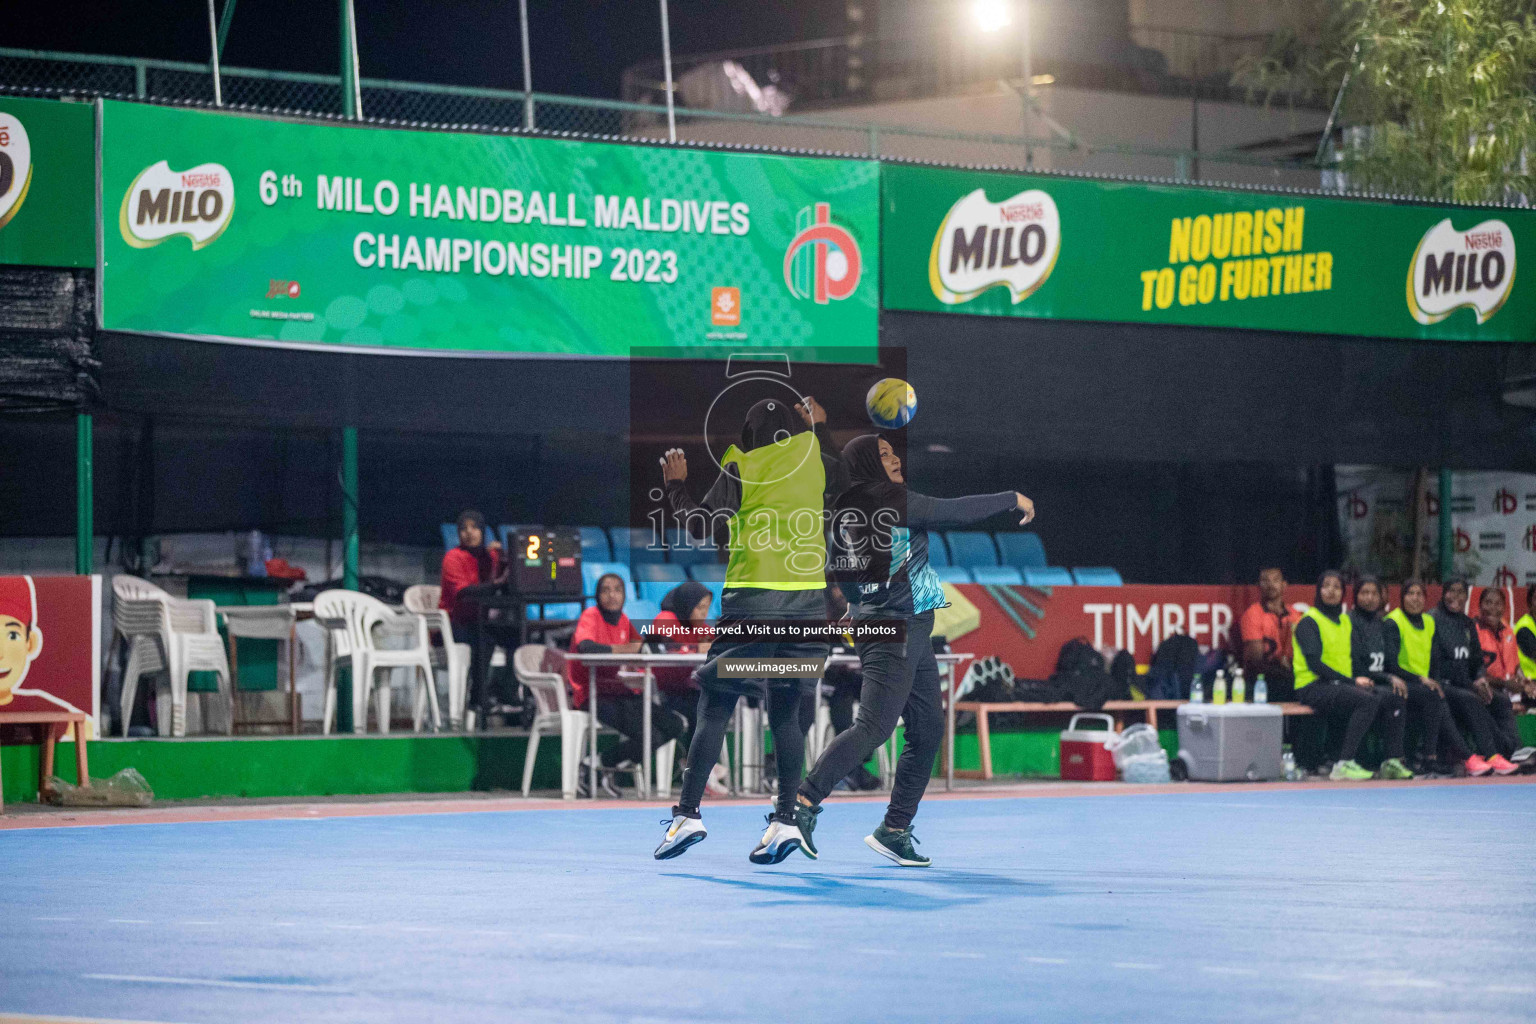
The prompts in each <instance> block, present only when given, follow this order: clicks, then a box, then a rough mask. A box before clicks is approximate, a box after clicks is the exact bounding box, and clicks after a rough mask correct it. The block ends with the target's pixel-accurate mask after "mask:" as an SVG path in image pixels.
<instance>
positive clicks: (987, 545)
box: [945, 530, 997, 569]
mask: <svg viewBox="0 0 1536 1024" xmlns="http://www.w3.org/2000/svg"><path fill="white" fill-rule="evenodd" d="M945 540H947V541H948V542H949V561H950V564H951V565H959V566H964V567H965V568H967V569H974V568H976V566H978V565H996V564H997V548H995V547H993V546H992V535H991V534H990V533H982V532H981V531H979V530H951V531H950V532H949V533H948V534H947V535H946V536H945Z"/></svg>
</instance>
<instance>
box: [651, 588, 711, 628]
mask: <svg viewBox="0 0 1536 1024" xmlns="http://www.w3.org/2000/svg"><path fill="white" fill-rule="evenodd" d="M708 595H709V588H708V587H706V586H704V584H702V583H695V582H694V581H693V580H688V581H687V582H685V583H679V584H678V585H677V586H675V587H673V588H672V589H671V590H669V591H667V596H666V597H663V598H662V599H661V610H662V611H664V612H671V613H672V614H673V615H676V616H677V621H678V622H679V623H681V624H682V625H684V626H688V625H692V621H691V620H690V616H692V615H693V609H694V606H695V605H697V604H698V603H699V602H700V601H702V600H704V598H705V597H706V596H708Z"/></svg>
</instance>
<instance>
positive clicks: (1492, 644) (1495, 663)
mask: <svg viewBox="0 0 1536 1024" xmlns="http://www.w3.org/2000/svg"><path fill="white" fill-rule="evenodd" d="M1504 605H1505V601H1504V591H1503V590H1501V589H1499V588H1498V587H1489V588H1487V589H1486V590H1484V591H1483V593H1482V596H1480V597H1479V598H1478V599H1477V642H1478V646H1480V647H1482V649H1483V678H1484V679H1485V680H1487V682H1488V686H1489V689H1490V690H1491V691H1492V692H1491V693H1489V695H1488V696H1489V698H1490V699H1489V701H1488V713H1489V714H1490V715H1491V716H1492V717H1493V726H1494V729H1495V731H1496V732H1497V733H1498V736H1499V745H1500V746H1502V747H1507V748H1508V749H1507V750H1501V751H1500V753H1502V754H1504V755H1505V756H1506V757H1507V756H1508V755H1509V754H1511V753H1513V752H1514V750H1515V749H1516V748H1517V747H1519V746H1520V728H1519V726H1518V725H1517V724H1516V722H1515V710H1514V706H1513V705H1512V704H1511V702H1510V695H1511V694H1521V693H1524V692H1525V680H1524V679H1523V678H1522V677H1521V675H1520V652H1519V650H1518V649H1517V648H1516V646H1515V631H1514V630H1512V629H1510V628H1509V626H1507V625H1505V623H1504Z"/></svg>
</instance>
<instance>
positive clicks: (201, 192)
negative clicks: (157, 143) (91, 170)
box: [117, 160, 235, 249]
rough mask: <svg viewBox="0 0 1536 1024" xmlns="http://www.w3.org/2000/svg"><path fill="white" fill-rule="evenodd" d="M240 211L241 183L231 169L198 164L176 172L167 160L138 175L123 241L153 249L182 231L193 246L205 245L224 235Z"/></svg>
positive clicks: (122, 221) (122, 215) (121, 222)
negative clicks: (238, 193) (237, 198)
mask: <svg viewBox="0 0 1536 1024" xmlns="http://www.w3.org/2000/svg"><path fill="white" fill-rule="evenodd" d="M234 212H235V182H234V179H233V178H231V177H230V174H229V168H227V167H225V166H224V165H223V164H198V165H197V166H196V167H193V168H191V169H190V170H185V171H173V170H171V165H170V164H169V163H168V162H167V161H165V160H161V161H160V162H159V163H157V164H154V165H153V166H150V167H146V168H144V170H142V171H140V172H139V175H138V177H136V178H134V179H133V184H131V185H129V186H128V191H127V192H125V193H124V194H123V205H122V208H121V209H120V210H119V211H118V218H117V219H118V227H119V228H120V229H121V231H122V233H123V241H125V242H127V243H128V244H129V245H131V246H133V247H134V248H135V249H148V248H149V247H150V246H152V245H159V244H160V243H161V242H163V241H165V240H166V239H167V238H174V237H175V236H176V235H186V236H187V237H188V238H190V239H191V240H192V248H193V249H201V248H203V247H204V246H206V245H211V244H213V242H214V241H215V240H216V239H217V238H218V237H219V236H220V235H222V234H223V233H224V229H225V228H227V227H229V221H230V218H231V217H232V216H233V215H234Z"/></svg>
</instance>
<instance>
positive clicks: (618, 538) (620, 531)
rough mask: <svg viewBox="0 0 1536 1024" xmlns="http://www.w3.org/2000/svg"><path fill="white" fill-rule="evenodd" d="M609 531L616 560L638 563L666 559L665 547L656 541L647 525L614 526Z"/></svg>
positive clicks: (632, 563)
mask: <svg viewBox="0 0 1536 1024" xmlns="http://www.w3.org/2000/svg"><path fill="white" fill-rule="evenodd" d="M609 532H610V534H611V535H612V537H613V558H614V561H616V562H628V563H629V564H630V565H639V564H641V563H644V562H665V561H666V560H667V549H666V547H665V546H664V545H663V544H659V543H656V538H655V537H653V536H652V532H651V528H650V527H649V526H635V527H630V528H628V529H626V528H625V527H622V526H616V527H614V528H613V529H612V530H611V531H609ZM621 551H622V552H623V553H622V554H621V553H620V552H621Z"/></svg>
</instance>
